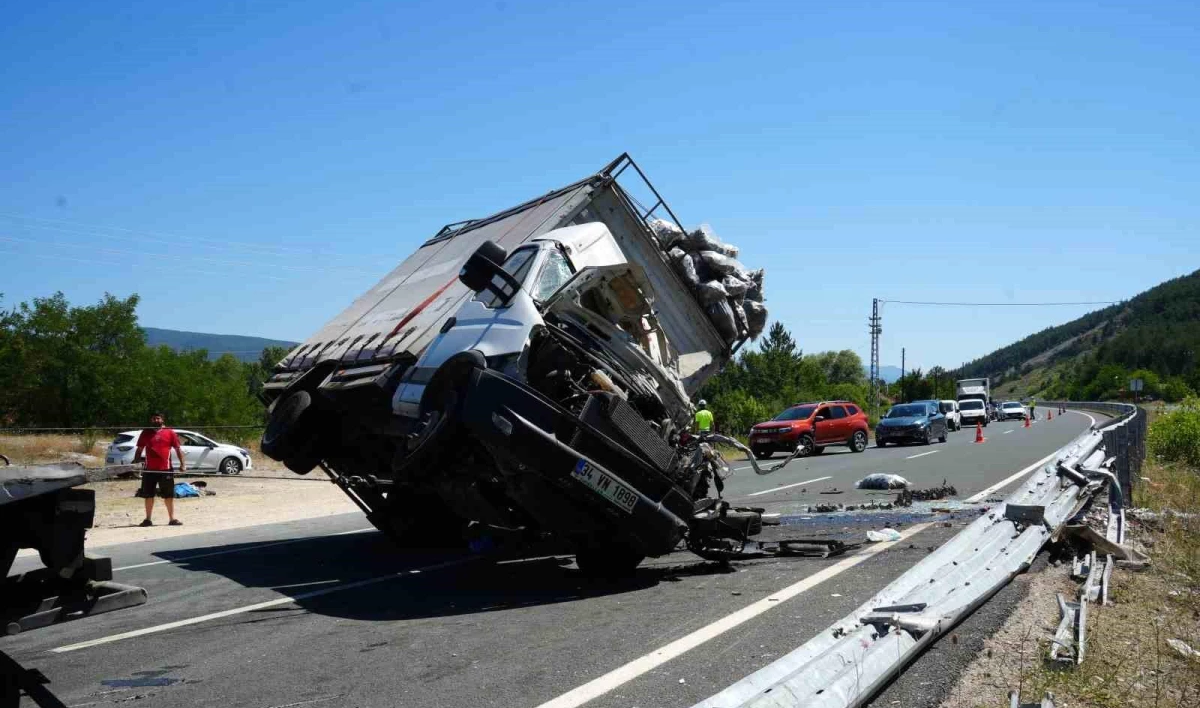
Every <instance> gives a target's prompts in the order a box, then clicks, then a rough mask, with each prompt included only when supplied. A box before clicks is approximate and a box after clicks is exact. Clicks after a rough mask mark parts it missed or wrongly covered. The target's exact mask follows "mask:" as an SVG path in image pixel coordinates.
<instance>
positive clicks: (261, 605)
mask: <svg viewBox="0 0 1200 708" xmlns="http://www.w3.org/2000/svg"><path fill="white" fill-rule="evenodd" d="M480 558H481V556H471V557H468V558H456V559H454V560H449V561H445V562H443V563H435V564H434V565H427V566H425V567H423V568H413V569H411V570H401V571H398V572H395V573H388V574H387V575H380V576H376V577H374V578H367V579H365V580H355V581H354V582H351V583H345V584H342V585H335V586H333V587H328V588H321V589H320V590H313V591H311V592H305V593H300V594H299V595H291V596H288V597H280V598H277V599H274V600H267V601H266V602H256V603H254V604H253V605H243V606H241V607H234V608H232V609H229V610H221V611H220V612H213V613H211V614H207V615H200V616H199V617H190V618H188V619H183V620H178V621H176V622H167V623H166V624H157V625H154V626H153V627H144V628H142V629H135V630H133V631H131V632H121V633H120V634H110V635H109V636H107V637H100V638H99V639H89V640H88V641H86V642H78V643H76V644H67V645H65V646H61V647H55V648H54V649H51V650H50V652H51V653H53V654H65V653H66V652H71V651H78V650H80V649H87V648H89V647H95V646H100V645H101V644H110V643H112V642H119V641H121V640H122V639H132V638H133V637H143V636H145V635H147V634H157V633H159V632H165V631H167V630H169V629H176V628H178V627H187V626H189V625H193V624H200V623H201V622H208V621H210V620H215V619H221V618H223V617H231V616H233V615H241V614H245V613H247V612H254V611H255V610H262V609H266V608H268V607H278V606H279V605H290V604H292V603H295V602H300V601H301V600H308V599H310V598H314V597H321V596H322V595H330V594H332V593H335V592H342V591H343V590H354V589H356V588H362V587H366V586H368V585H376V584H378V583H383V582H387V581H388V580H395V579H396V578H402V577H404V576H406V575H417V574H419V573H424V572H429V571H431V570H441V569H443V568H449V567H451V566H456V565H463V564H464V563H470V562H472V561H476V560H480Z"/></svg>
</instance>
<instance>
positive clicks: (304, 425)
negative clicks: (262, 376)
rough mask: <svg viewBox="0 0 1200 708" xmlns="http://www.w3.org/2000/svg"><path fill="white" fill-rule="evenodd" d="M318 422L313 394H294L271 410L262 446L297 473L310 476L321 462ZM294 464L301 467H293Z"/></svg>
mask: <svg viewBox="0 0 1200 708" xmlns="http://www.w3.org/2000/svg"><path fill="white" fill-rule="evenodd" d="M315 420H316V416H315V415H314V411H313V405H312V395H311V394H310V393H309V392H308V391H295V392H293V393H292V394H291V395H290V396H288V397H287V398H285V399H283V400H282V401H280V402H279V403H278V404H276V406H275V408H274V410H272V411H271V417H270V419H269V420H268V421H267V427H266V429H265V430H263V435H262V441H261V443H260V444H261V447H262V451H263V453H264V454H266V455H267V456H268V457H270V458H272V459H274V460H279V461H280V462H283V463H284V464H285V465H287V467H288V469H290V470H292V471H293V472H295V473H296V474H307V473H308V472H309V471H311V470H312V468H313V467H316V465H317V462H318V461H319V460H320V457H319V455H317V454H316V438H317V427H318V426H316V425H314V421H315ZM309 460H311V461H312V464H308V461H309ZM290 461H295V462H296V463H297V464H296V465H295V466H293V465H292V464H290ZM301 470H303V471H301Z"/></svg>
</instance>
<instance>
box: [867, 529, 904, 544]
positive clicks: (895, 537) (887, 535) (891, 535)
mask: <svg viewBox="0 0 1200 708" xmlns="http://www.w3.org/2000/svg"><path fill="white" fill-rule="evenodd" d="M867 540H868V541H873V542H875V543H879V542H881V541H899V540H900V532H899V531H897V530H896V529H893V528H883V529H879V530H878V531H875V530H874V529H872V530H871V531H868V532H867Z"/></svg>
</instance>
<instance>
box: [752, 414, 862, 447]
mask: <svg viewBox="0 0 1200 708" xmlns="http://www.w3.org/2000/svg"><path fill="white" fill-rule="evenodd" d="M868 430H869V427H868V426H867V414H866V413H864V412H863V410H862V409H861V408H859V407H858V406H857V405H855V404H853V403H851V402H849V401H822V402H820V403H797V404H796V405H794V406H790V407H788V408H786V409H784V411H783V412H782V413H780V414H779V415H777V416H775V417H774V418H772V419H771V420H768V421H767V422H765V423H759V424H758V425H756V426H754V427H753V428H751V429H750V449H751V450H752V451H753V452H754V456H755V457H757V458H758V459H760V460H763V459H766V458H768V457H770V456H771V455H773V454H775V453H776V452H787V453H789V454H790V453H791V452H792V451H794V450H797V449H799V450H800V456H801V457H807V456H808V455H819V454H821V453H822V452H824V451H825V448H827V447H829V446H830V445H845V446H846V447H848V448H850V450H851V451H853V452H862V451H863V450H866V449H867V432H868Z"/></svg>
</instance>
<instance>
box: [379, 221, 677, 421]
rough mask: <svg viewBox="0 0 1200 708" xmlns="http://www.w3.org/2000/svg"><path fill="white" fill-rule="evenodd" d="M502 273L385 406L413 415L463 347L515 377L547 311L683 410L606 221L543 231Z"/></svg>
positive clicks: (638, 288) (641, 297) (670, 367)
mask: <svg viewBox="0 0 1200 708" xmlns="http://www.w3.org/2000/svg"><path fill="white" fill-rule="evenodd" d="M503 270H504V271H505V272H506V273H507V274H508V275H509V276H511V280H510V281H508V282H506V283H501V282H498V281H500V280H503V279H502V278H499V277H498V276H497V277H496V278H494V279H493V286H494V287H492V288H489V289H484V290H481V291H480V292H478V294H476V295H475V296H474V297H472V298H471V299H470V300H468V301H467V302H466V303H464V304H463V306H462V307H461V308H460V309H459V310H458V312H456V313H455V315H454V317H452V318H451V319H450V320H448V321H447V323H446V324H445V325H444V326H443V327H442V331H441V333H440V334H439V335H438V336H437V338H435V339H434V340H433V341H432V342H431V343H430V344H429V346H428V347H427V348H426V350H425V351H424V352H422V353H421V356H420V358H419V359H418V361H417V363H416V365H415V366H413V367H412V368H411V369H409V371H408V372H407V373H406V374H405V376H404V378H403V379H401V382H400V386H399V387H398V388H397V390H396V393H395V395H394V397H393V399H392V411H393V413H395V414H396V415H400V416H404V417H407V418H416V417H418V416H419V415H420V404H421V399H422V396H423V395H424V393H425V388H426V385H427V384H428V383H429V382H430V381H431V379H432V377H433V375H434V374H435V373H436V372H437V370H438V368H439V367H441V366H442V364H444V363H446V361H448V360H449V359H450V358H451V357H453V356H455V355H457V354H460V353H462V352H469V351H475V352H479V353H480V354H482V355H483V357H484V359H485V360H486V361H487V364H488V368H491V369H495V370H498V371H501V372H503V373H505V374H506V375H509V376H511V377H512V378H515V379H517V380H523V379H524V378H525V377H524V369H525V365H526V363H527V362H525V361H524V358H525V356H526V355H527V354H528V351H529V343H530V338H531V336H532V334H533V332H534V330H535V329H536V328H539V327H544V326H546V321H545V317H546V316H548V315H551V314H553V315H554V316H555V317H556V319H557V320H559V321H560V322H563V321H565V322H570V323H573V324H575V325H577V326H578V327H579V328H581V329H582V330H586V331H589V332H591V333H592V334H593V335H595V336H596V339H597V341H598V342H605V343H607V344H608V345H609V346H606V347H605V349H607V350H608V352H609V354H610V355H611V356H613V357H614V358H616V359H617V360H618V361H619V362H620V364H622V365H624V367H627V368H628V369H629V370H630V371H631V372H636V373H635V374H634V375H635V376H637V377H638V378H641V379H642V381H643V383H644V384H645V385H646V386H648V387H649V388H651V389H654V390H656V391H657V392H658V394H659V395H660V396H662V397H663V399H664V400H663V403H664V404H665V405H666V406H667V407H668V408H669V409H675V410H676V411H678V412H679V413H680V414H684V413H690V406H691V404H690V402H689V400H688V396H687V393H686V392H685V390H684V388H683V386H682V384H681V382H680V377H679V373H680V372H679V371H678V357H677V355H676V354H675V352H674V350H673V349H672V347H671V345H670V343H669V342H668V341H667V339H666V336H665V335H664V334H663V332H662V330H661V328H660V327H659V326H658V323H657V321H656V319H655V315H654V309H653V298H652V296H651V294H650V293H651V292H653V291H652V290H651V288H650V286H649V283H648V282H647V281H646V278H645V274H644V273H643V271H642V269H641V267H640V266H638V265H636V264H631V263H628V262H627V261H626V258H625V256H624V255H623V253H622V252H621V249H620V247H619V245H618V244H617V242H616V240H615V239H614V238H613V236H612V234H611V233H610V232H609V230H608V227H606V226H605V225H604V224H602V223H590V224H583V225H581V226H569V227H565V228H561V229H555V230H553V231H549V232H547V233H546V234H545V235H544V236H542V237H540V238H537V239H533V240H532V241H530V242H529V243H527V244H525V245H523V246H521V247H519V248H517V249H515V250H513V252H512V253H510V254H508V256H507V258H506V259H505V260H504V264H503ZM629 345H633V346H629Z"/></svg>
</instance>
